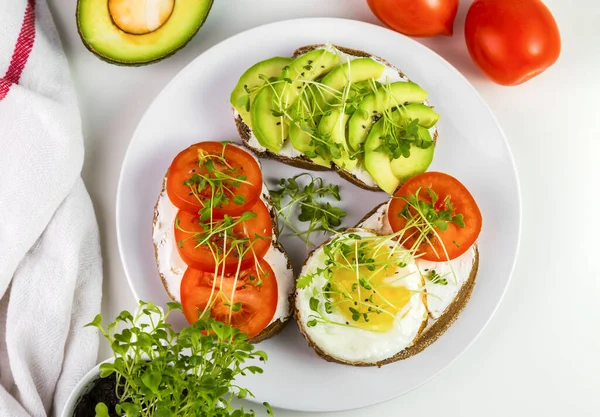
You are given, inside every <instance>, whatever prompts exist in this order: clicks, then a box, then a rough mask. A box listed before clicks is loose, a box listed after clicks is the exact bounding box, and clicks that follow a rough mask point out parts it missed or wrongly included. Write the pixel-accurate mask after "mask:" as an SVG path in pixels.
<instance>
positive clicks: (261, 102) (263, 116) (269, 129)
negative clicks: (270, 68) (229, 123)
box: [250, 86, 288, 153]
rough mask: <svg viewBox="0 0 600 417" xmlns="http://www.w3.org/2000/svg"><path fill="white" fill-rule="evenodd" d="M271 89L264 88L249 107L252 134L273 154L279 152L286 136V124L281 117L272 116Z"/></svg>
mask: <svg viewBox="0 0 600 417" xmlns="http://www.w3.org/2000/svg"><path fill="white" fill-rule="evenodd" d="M273 95H274V94H273V88H272V87H270V86H269V87H265V88H263V89H262V90H261V91H260V93H258V94H257V96H256V97H255V98H254V101H253V102H252V104H251V106H250V118H251V119H252V126H253V127H252V132H254V136H256V139H257V140H258V142H259V143H260V144H261V145H262V146H264V147H265V148H267V149H269V150H270V151H273V152H275V153H277V152H279V150H281V147H282V146H283V142H284V141H285V139H286V138H287V136H288V124H287V123H285V121H284V117H283V116H275V115H274V114H273V110H272V108H273Z"/></svg>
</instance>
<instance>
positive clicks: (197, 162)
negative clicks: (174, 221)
mask: <svg viewBox="0 0 600 417" xmlns="http://www.w3.org/2000/svg"><path fill="white" fill-rule="evenodd" d="M261 191H262V173H261V170H260V167H259V165H258V162H256V159H255V158H254V157H253V156H252V155H250V154H249V153H248V152H246V151H244V150H243V149H241V148H239V147H237V146H235V145H229V144H226V143H221V142H200V143H196V144H195V145H192V146H190V147H189V148H187V149H185V150H183V151H181V152H180V153H179V154H178V155H177V156H176V157H175V159H174V160H173V162H172V163H171V166H170V167H169V172H168V174H167V194H168V195H169V199H170V200H171V202H172V203H173V204H174V205H175V206H176V207H177V208H178V209H180V210H184V211H187V212H189V213H198V210H200V209H202V208H203V207H205V206H207V205H208V206H209V207H211V206H212V207H213V210H212V211H213V216H214V217H217V218H219V217H221V218H222V217H223V216H224V215H225V214H229V215H230V216H238V215H240V214H242V213H243V212H244V211H247V210H248V209H250V208H251V207H253V206H254V204H255V203H256V201H258V199H259V198H260V193H261ZM219 197H222V198H224V200H225V201H224V200H219ZM211 202H213V203H214V204H212V205H211Z"/></svg>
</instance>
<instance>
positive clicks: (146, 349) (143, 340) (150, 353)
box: [87, 302, 272, 417]
mask: <svg viewBox="0 0 600 417" xmlns="http://www.w3.org/2000/svg"><path fill="white" fill-rule="evenodd" d="M178 309H181V306H180V305H179V304H177V303H169V304H168V309H167V312H166V313H164V314H163V311H162V309H160V308H159V307H157V306H156V305H154V304H153V303H145V302H140V307H139V309H138V311H137V312H136V313H135V314H131V313H130V312H128V311H123V312H121V313H120V314H119V315H118V316H117V318H116V319H115V321H114V322H112V323H110V324H108V326H107V327H106V328H104V327H103V326H102V324H101V322H102V316H101V315H97V316H96V318H95V319H94V320H93V321H92V322H91V323H89V324H88V325H87V326H93V327H96V328H98V329H99V330H100V332H101V333H102V334H103V335H104V337H105V338H106V339H107V340H108V342H109V343H110V345H111V348H112V350H113V352H114V354H115V360H114V361H113V362H112V363H104V364H102V365H100V377H101V378H105V377H108V376H110V375H112V374H114V375H115V377H116V382H117V387H116V392H117V397H118V400H119V404H118V405H116V407H115V410H109V409H108V407H106V405H105V404H103V403H99V404H98V405H97V406H96V417H108V416H109V415H118V416H126V417H133V416H139V417H162V416H180V417H192V416H211V417H225V416H228V417H253V416H255V413H254V411H252V410H250V411H245V410H244V408H243V407H241V408H239V409H237V408H235V407H234V405H233V404H232V401H233V399H234V398H246V397H248V396H253V394H252V393H251V392H250V391H249V390H248V389H246V388H243V387H241V386H239V385H238V384H239V377H240V376H243V375H246V374H260V373H262V372H263V370H262V369H261V368H260V367H258V366H255V365H251V364H247V363H246V362H247V361H250V360H257V359H258V360H263V361H264V360H266V359H267V355H266V353H265V352H263V351H260V350H255V348H254V347H253V346H252V345H251V344H250V343H248V342H247V336H246V335H244V334H242V333H240V331H239V330H237V329H234V328H232V327H229V326H227V325H226V324H223V323H220V322H217V321H215V320H213V319H210V318H207V317H203V318H200V320H198V321H196V322H195V323H194V324H192V325H191V326H189V327H186V328H184V329H183V330H181V332H179V333H178V332H176V331H175V330H173V328H172V327H171V325H170V324H169V323H167V318H168V316H169V315H170V314H171V312H172V311H173V310H178ZM119 327H123V328H122V329H119ZM265 408H266V409H267V412H268V413H269V415H272V410H271V407H270V406H269V405H268V404H266V403H265Z"/></svg>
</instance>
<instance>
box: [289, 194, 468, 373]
mask: <svg viewBox="0 0 600 417" xmlns="http://www.w3.org/2000/svg"><path fill="white" fill-rule="evenodd" d="M384 204H387V203H382V204H379V205H378V206H376V207H374V208H373V209H372V210H371V211H370V212H369V213H367V214H366V215H365V216H364V217H363V218H362V219H361V220H360V221H359V222H358V223H357V225H356V226H355V228H358V227H359V225H360V224H362V223H363V222H364V221H366V220H367V219H368V218H370V217H371V216H373V215H374V214H375V213H376V212H377V210H379V208H380V207H381V206H383V205H384ZM348 230H349V231H350V230H352V229H348ZM325 243H327V242H325ZM315 250H316V248H315ZM313 252H314V250H313V251H312V252H311V253H310V254H309V255H308V257H307V260H308V258H310V256H312V254H313ZM478 268H479V250H478V248H477V246H475V258H474V259H473V265H472V267H471V272H470V274H469V278H468V279H467V280H466V281H465V282H464V283H463V285H462V286H461V288H460V290H459V291H458V293H457V294H456V297H454V300H453V301H452V303H450V305H449V306H448V307H447V308H446V310H445V311H444V312H443V313H442V314H441V315H440V316H439V317H438V318H437V319H436V320H434V322H433V324H432V325H431V327H429V328H428V329H427V330H425V328H426V327H427V322H428V320H425V321H424V322H423V325H422V326H421V328H420V329H419V332H418V334H419V335H418V336H417V337H416V339H415V341H414V342H413V344H412V345H410V346H408V347H407V348H405V349H403V350H402V351H400V352H398V353H397V354H395V355H394V356H392V357H389V358H387V359H384V360H382V361H379V362H376V363H365V362H349V361H344V360H342V359H339V358H335V357H332V356H330V355H328V354H327V353H325V352H324V351H323V350H322V349H320V348H319V347H318V346H317V345H316V344H315V343H314V342H313V341H312V340H311V339H310V336H308V334H307V332H306V328H305V327H304V324H303V323H302V321H301V320H300V314H299V311H298V309H297V307H296V300H295V299H294V300H293V303H292V305H293V311H294V318H295V319H296V322H297V323H298V328H299V329H300V333H302V335H303V336H304V338H305V339H306V341H307V342H308V345H309V346H310V347H311V348H313V349H314V350H315V352H316V353H317V355H319V356H320V357H322V358H323V359H325V360H326V361H328V362H336V363H341V364H345V365H352V366H378V367H381V366H383V365H387V364H389V363H392V362H396V361H401V360H404V359H407V358H410V357H411V356H414V355H416V354H417V353H420V352H422V351H423V350H425V348H427V347H428V346H430V345H431V344H433V343H434V342H435V341H436V340H438V339H439V338H440V337H441V336H442V335H443V334H444V333H445V332H446V330H448V329H449V328H450V326H451V325H452V324H453V323H454V322H455V321H456V319H457V318H458V316H459V315H460V313H461V312H462V311H463V310H464V308H465V307H466V305H467V303H468V302H469V299H470V298H471V294H472V293H473V288H474V287H475V281H476V277H477V270H478ZM294 295H295V293H294ZM423 301H424V302H425V305H427V295H426V293H423Z"/></svg>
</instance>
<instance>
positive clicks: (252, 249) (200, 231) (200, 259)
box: [173, 200, 273, 273]
mask: <svg viewBox="0 0 600 417" xmlns="http://www.w3.org/2000/svg"><path fill="white" fill-rule="evenodd" d="M249 212H252V213H255V214H256V217H254V218H252V219H249V220H246V221H242V222H239V223H237V224H236V225H235V226H233V228H229V232H228V233H224V232H223V233H214V234H213V235H212V236H210V232H209V229H210V226H209V225H208V224H207V222H201V221H200V217H199V216H198V215H197V214H190V213H187V212H185V211H181V210H180V211H179V212H178V213H177V217H176V220H175V224H174V225H173V227H174V230H175V240H176V241H177V247H178V250H179V254H180V255H181V258H182V259H183V261H184V262H185V263H186V264H187V265H189V266H191V267H192V268H196V269H199V270H201V271H207V272H213V273H214V271H215V267H216V265H217V260H218V261H219V262H218V263H219V271H221V270H222V268H223V263H224V265H225V266H224V267H225V272H228V273H229V272H235V271H236V270H237V269H238V263H240V265H239V268H240V270H241V269H246V268H248V267H250V266H252V265H253V264H254V262H255V256H256V257H257V258H262V257H263V256H264V255H265V253H267V250H269V246H270V245H271V235H272V234H273V224H272V223H271V215H270V213H269V210H268V209H267V207H266V206H265V204H264V203H263V202H262V201H261V200H258V201H257V202H256V204H255V205H254V207H252V209H251V210H249ZM233 219H234V220H235V221H238V220H239V218H236V217H234V218H233ZM226 220H227V219H219V220H215V221H213V230H216V229H217V228H223V224H224V222H225V221H226ZM209 222H210V220H209ZM209 236H210V238H209V239H208V240H207V242H203V240H205V239H207V237H209ZM243 238H247V239H249V240H248V241H247V242H245V243H244V244H243V246H240V245H238V246H236V247H235V248H234V247H233V246H232V245H233V242H234V240H236V239H238V240H239V239H243ZM224 246H225V249H224ZM232 248H233V249H232ZM236 248H237V249H236ZM211 249H212V250H211ZM225 253H227V256H226V257H225V259H224V261H223V255H224V254H225ZM240 254H242V255H243V256H242V258H241V262H240V260H239V256H240Z"/></svg>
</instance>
